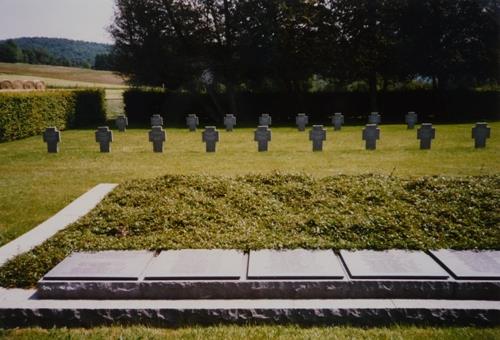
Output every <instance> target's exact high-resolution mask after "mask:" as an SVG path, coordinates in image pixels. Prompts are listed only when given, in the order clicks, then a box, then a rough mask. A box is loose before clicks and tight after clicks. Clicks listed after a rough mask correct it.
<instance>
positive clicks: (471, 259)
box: [431, 249, 500, 280]
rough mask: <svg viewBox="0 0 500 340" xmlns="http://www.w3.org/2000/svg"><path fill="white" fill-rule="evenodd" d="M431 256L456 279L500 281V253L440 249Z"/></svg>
mask: <svg viewBox="0 0 500 340" xmlns="http://www.w3.org/2000/svg"><path fill="white" fill-rule="evenodd" d="M431 254H432V255H433V256H434V257H435V258H436V259H437V260H438V261H439V262H440V263H441V264H442V265H443V266H444V267H445V268H446V269H448V271H450V272H451V273H452V274H453V276H455V277H456V278H457V279H462V280H500V251H484V250H483V251H472V250H461V251H458V250H448V249H441V250H432V251H431Z"/></svg>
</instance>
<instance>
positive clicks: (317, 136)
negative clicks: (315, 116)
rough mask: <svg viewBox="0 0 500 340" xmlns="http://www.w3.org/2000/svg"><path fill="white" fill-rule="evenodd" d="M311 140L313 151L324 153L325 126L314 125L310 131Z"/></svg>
mask: <svg viewBox="0 0 500 340" xmlns="http://www.w3.org/2000/svg"><path fill="white" fill-rule="evenodd" d="M309 140H312V142H313V151H323V141H324V140H326V129H323V125H313V128H312V130H311V131H309Z"/></svg>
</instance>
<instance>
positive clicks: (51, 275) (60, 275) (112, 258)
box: [43, 250, 154, 281]
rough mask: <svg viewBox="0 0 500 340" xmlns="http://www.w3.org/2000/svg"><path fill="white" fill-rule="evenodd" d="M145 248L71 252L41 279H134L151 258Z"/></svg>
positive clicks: (151, 254)
mask: <svg viewBox="0 0 500 340" xmlns="http://www.w3.org/2000/svg"><path fill="white" fill-rule="evenodd" d="M153 255H154V253H153V252H149V251H141V250H139V251H137V250H136V251H134V250H127V251H119V250H118V251H116V250H109V251H100V252H96V253H83V252H82V253H73V254H71V255H70V256H68V257H67V258H65V259H64V260H63V261H62V262H60V263H59V264H58V265H57V266H55V267H54V268H53V269H52V270H51V271H49V272H48V273H47V274H45V276H44V278H43V279H44V280H106V281H109V280H138V279H139V278H140V277H141V274H142V273H143V272H144V269H145V268H146V266H147V264H148V263H149V262H150V261H151V260H152V259H153Z"/></svg>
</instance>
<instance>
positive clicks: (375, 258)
mask: <svg viewBox="0 0 500 340" xmlns="http://www.w3.org/2000/svg"><path fill="white" fill-rule="evenodd" d="M340 255H341V256H342V259H343V261H344V263H345V264H346V267H347V270H348V272H349V275H350V276H351V277H352V278H355V279H381V278H386V279H387V278H392V279H446V278H448V277H449V275H448V273H447V272H446V271H445V270H444V269H443V268H442V267H441V266H440V265H439V264H438V263H436V262H435V261H434V260H433V259H432V258H431V257H430V256H429V255H427V254H426V253H424V252H421V251H408V250H397V249H392V250H386V251H376V250H357V251H347V250H341V251H340Z"/></svg>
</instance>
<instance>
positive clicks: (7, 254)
mask: <svg viewBox="0 0 500 340" xmlns="http://www.w3.org/2000/svg"><path fill="white" fill-rule="evenodd" d="M116 186H117V184H99V185H96V186H95V187H94V188H92V189H91V190H89V191H87V192H86V193H85V194H83V195H82V196H80V197H78V198H77V199H76V200H74V201H73V202H72V203H71V204H69V205H68V206H66V207H65V208H64V209H62V210H61V211H59V212H58V213H57V214H55V215H54V216H52V217H51V218H49V219H48V220H46V221H45V222H43V223H42V224H40V225H38V226H37V227H35V228H33V229H31V230H30V231H28V232H27V233H25V234H23V235H21V236H20V237H18V238H16V239H15V240H12V241H11V242H9V243H7V244H6V245H4V246H3V247H1V248H0V266H2V265H3V264H4V263H5V262H7V261H8V260H10V259H11V258H13V257H15V256H17V255H19V254H22V253H24V252H27V251H29V250H31V249H33V248H34V247H36V246H38V245H39V244H42V243H43V242H44V241H45V240H47V239H49V238H50V237H52V236H53V235H55V234H56V233H57V232H58V231H59V230H62V229H64V228H66V227H67V226H68V225H70V224H71V223H73V222H76V221H77V220H78V219H79V218H80V217H82V216H84V215H85V214H87V213H88V212H89V211H90V210H92V209H93V208H94V207H95V206H96V205H97V204H98V203H99V202H100V201H101V200H102V199H103V198H104V196H106V195H107V194H108V193H109V192H110V191H112V190H113V189H114V188H115V187H116Z"/></svg>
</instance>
